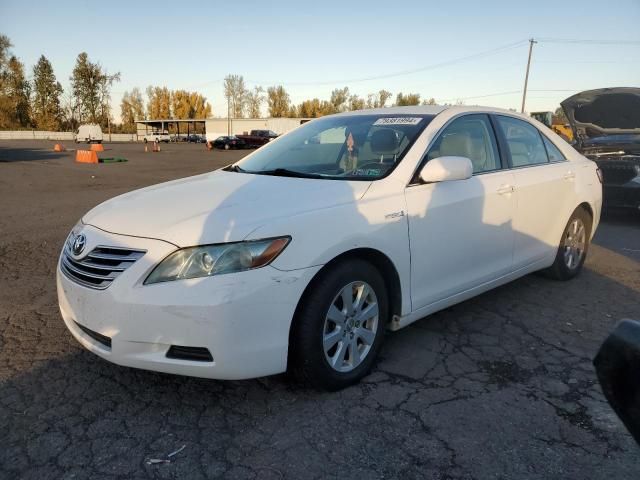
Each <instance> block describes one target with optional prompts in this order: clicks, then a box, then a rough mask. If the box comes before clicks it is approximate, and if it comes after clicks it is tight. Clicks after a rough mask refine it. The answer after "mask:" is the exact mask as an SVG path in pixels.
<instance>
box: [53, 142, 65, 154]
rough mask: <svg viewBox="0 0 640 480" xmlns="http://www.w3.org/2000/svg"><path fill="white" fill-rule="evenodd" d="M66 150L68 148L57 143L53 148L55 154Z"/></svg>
mask: <svg viewBox="0 0 640 480" xmlns="http://www.w3.org/2000/svg"><path fill="white" fill-rule="evenodd" d="M65 150H66V148H64V146H63V145H61V144H59V143H56V144H55V145H54V147H53V151H54V152H64V151H65Z"/></svg>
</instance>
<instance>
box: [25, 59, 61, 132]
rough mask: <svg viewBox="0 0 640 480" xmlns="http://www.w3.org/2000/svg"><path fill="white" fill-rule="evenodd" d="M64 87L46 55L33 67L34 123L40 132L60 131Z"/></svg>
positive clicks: (32, 107) (32, 108)
mask: <svg viewBox="0 0 640 480" xmlns="http://www.w3.org/2000/svg"><path fill="white" fill-rule="evenodd" d="M62 92H63V90H62V85H60V82H58V81H56V76H55V74H54V73H53V67H52V66H51V62H49V60H47V57H45V56H44V55H41V56H40V59H39V60H38V63H36V64H35V65H34V67H33V94H34V97H33V103H32V106H31V110H32V114H33V121H34V123H35V126H36V127H37V128H39V129H40V130H54V131H55V130H58V129H59V128H60V124H61V121H62V109H61V107H60V96H61V95H62Z"/></svg>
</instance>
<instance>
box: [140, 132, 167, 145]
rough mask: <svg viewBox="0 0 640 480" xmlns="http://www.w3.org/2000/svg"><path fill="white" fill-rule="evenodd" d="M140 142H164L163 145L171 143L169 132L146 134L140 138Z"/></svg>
mask: <svg viewBox="0 0 640 480" xmlns="http://www.w3.org/2000/svg"><path fill="white" fill-rule="evenodd" d="M142 141H143V142H144V143H147V142H165V143H169V142H170V141H171V135H169V132H153V133H147V134H146V135H144V136H143V137H142Z"/></svg>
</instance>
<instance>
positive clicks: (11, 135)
mask: <svg viewBox="0 0 640 480" xmlns="http://www.w3.org/2000/svg"><path fill="white" fill-rule="evenodd" d="M103 136H104V141H105V142H109V141H111V142H136V141H137V140H138V139H137V138H136V134H135V133H112V134H111V140H109V134H108V133H104V132H103ZM73 139H74V137H73V132H46V131H42V130H14V131H12V130H0V140H71V141H73Z"/></svg>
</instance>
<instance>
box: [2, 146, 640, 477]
mask: <svg viewBox="0 0 640 480" xmlns="http://www.w3.org/2000/svg"><path fill="white" fill-rule="evenodd" d="M50 147H51V145H50V143H48V142H0V208H1V210H0V439H2V440H1V441H0V478H25V479H28V478H34V479H48V478H91V479H98V478H105V479H111V478H114V479H115V478H149V477H158V478H181V479H183V478H184V479H186V478H189V479H198V478H218V477H222V478H234V479H235V478H261V479H262V478H267V479H268V478H273V479H279V478H293V479H297V478H334V477H340V478H356V477H359V478H403V479H409V478H433V479H472V478H473V479H524V478H527V479H529V478H531V479H552V478H562V479H585V478H598V479H607V480H608V479H637V478H640V456H639V455H638V454H639V453H640V451H639V450H638V447H637V446H636V445H635V444H634V443H633V441H632V439H631V437H630V436H629V435H628V434H627V433H626V432H625V430H624V428H623V427H622V425H621V424H620V422H619V421H618V420H617V418H616V417H615V415H614V414H613V413H612V411H611V410H610V408H609V407H608V405H607V404H606V402H605V401H604V398H603V396H602V394H601V391H600V388H599V387H598V385H597V384H596V379H595V376H594V372H593V368H592V366H591V359H592V357H593V356H594V353H595V352H596V350H597V347H598V345H599V343H600V342H601V340H602V339H603V338H604V337H605V336H606V334H607V332H608V331H609V330H610V329H611V327H612V326H613V325H614V324H615V322H616V321H617V319H619V318H622V317H635V318H640V219H638V218H637V217H628V216H618V217H613V218H609V219H607V220H606V221H605V222H604V223H603V224H602V226H601V228H600V230H599V231H598V234H597V237H596V240H595V245H593V247H592V251H591V252H590V256H589V259H588V262H587V265H586V270H585V271H584V272H583V274H582V275H581V276H580V277H579V278H577V279H575V280H574V281H572V282H569V283H558V282H554V281H550V280H547V279H544V278H541V277H538V276H528V277H526V278H523V279H521V280H519V281H516V282H514V283H513V284H510V285H507V286H505V287H502V288H499V289H497V290H495V291H493V292H490V293H487V294H485V295H482V296H480V297H478V298H476V299H474V300H471V301H468V302H465V303H463V304H461V305H458V306H456V307H454V308H451V309H448V310H446V311H444V312H441V313H438V314H436V315H433V316H431V317H429V318H425V319H423V320H421V321H419V322H417V323H415V324H413V325H412V326H410V327H409V328H407V329H405V330H402V331H400V332H397V333H394V334H390V335H389V336H388V337H387V343H386V346H385V348H384V350H383V353H382V359H381V360H380V362H379V363H378V366H377V368H376V369H375V371H374V373H372V375H370V376H369V377H368V378H367V379H366V380H365V381H364V382H363V383H362V384H360V385H358V386H355V387H352V388H349V389H347V390H344V391H342V392H339V393H333V394H328V393H319V392H316V391H312V390H308V389H305V388H302V387H300V386H297V385H293V384H290V383H289V382H288V381H287V379H286V378H285V377H284V376H278V377H272V378H266V379H259V380H254V381H244V382H216V381H210V380H200V379H192V378H180V377H174V376H170V375H163V374H157V373H150V372H144V371H136V370H132V369H127V368H122V367H118V366H115V365H111V364H109V363H107V362H105V361H103V360H101V359H99V358H98V357H95V356H94V355H92V354H90V353H88V352H86V351H84V350H83V349H82V348H81V347H80V346H79V345H78V344H77V343H76V342H75V340H74V339H73V338H72V337H71V335H70V334H69V333H68V332H67V331H66V329H65V327H64V325H63V323H62V320H61V319H60V316H59V314H58V310H57V304H56V296H55V285H54V270H55V264H56V258H57V255H58V252H59V249H60V247H61V245H62V242H63V240H64V238H65V236H66V235H67V232H68V230H69V229H70V227H71V226H72V225H73V224H74V223H75V222H76V220H77V219H78V218H80V216H81V215H82V214H83V213H84V212H85V211H86V210H88V209H89V208H90V207H92V206H94V205H95V204H97V203H99V202H100V201H102V200H105V199H107V198H109V197H112V196H114V195H116V194H118V193H120V192H124V191H128V190H131V189H133V188H136V187H140V186H143V185H149V184H153V183H157V182H161V181H164V180H168V179H171V178H176V177H182V176H187V175H190V174H195V173H200V172H204V171H207V170H211V169H214V168H216V167H218V166H221V165H225V164H227V163H231V162H232V161H234V160H235V159H237V158H239V156H240V155H241V152H240V153H238V152H213V153H212V152H207V151H205V150H204V147H203V146H201V145H169V146H167V147H165V148H163V151H162V152H160V153H157V154H150V153H149V154H144V153H142V147H141V146H140V145H127V144H121V145H116V144H114V145H111V146H108V148H109V149H111V151H107V152H106V153H107V154H115V155H120V156H124V157H125V158H128V159H129V160H130V161H129V162H128V163H123V164H114V165H76V164H74V163H73V161H72V153H62V154H54V153H52V152H50V151H49V150H50ZM69 147H70V148H73V145H69ZM5 162H6V163H5ZM182 445H186V447H185V449H184V450H183V451H182V452H180V453H179V454H177V455H176V457H175V459H176V461H175V462H174V463H171V464H159V465H147V464H146V463H145V460H146V459H148V458H150V457H159V456H162V455H165V454H167V453H169V452H171V451H174V450H176V449H177V448H179V447H181V446H182Z"/></svg>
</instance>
